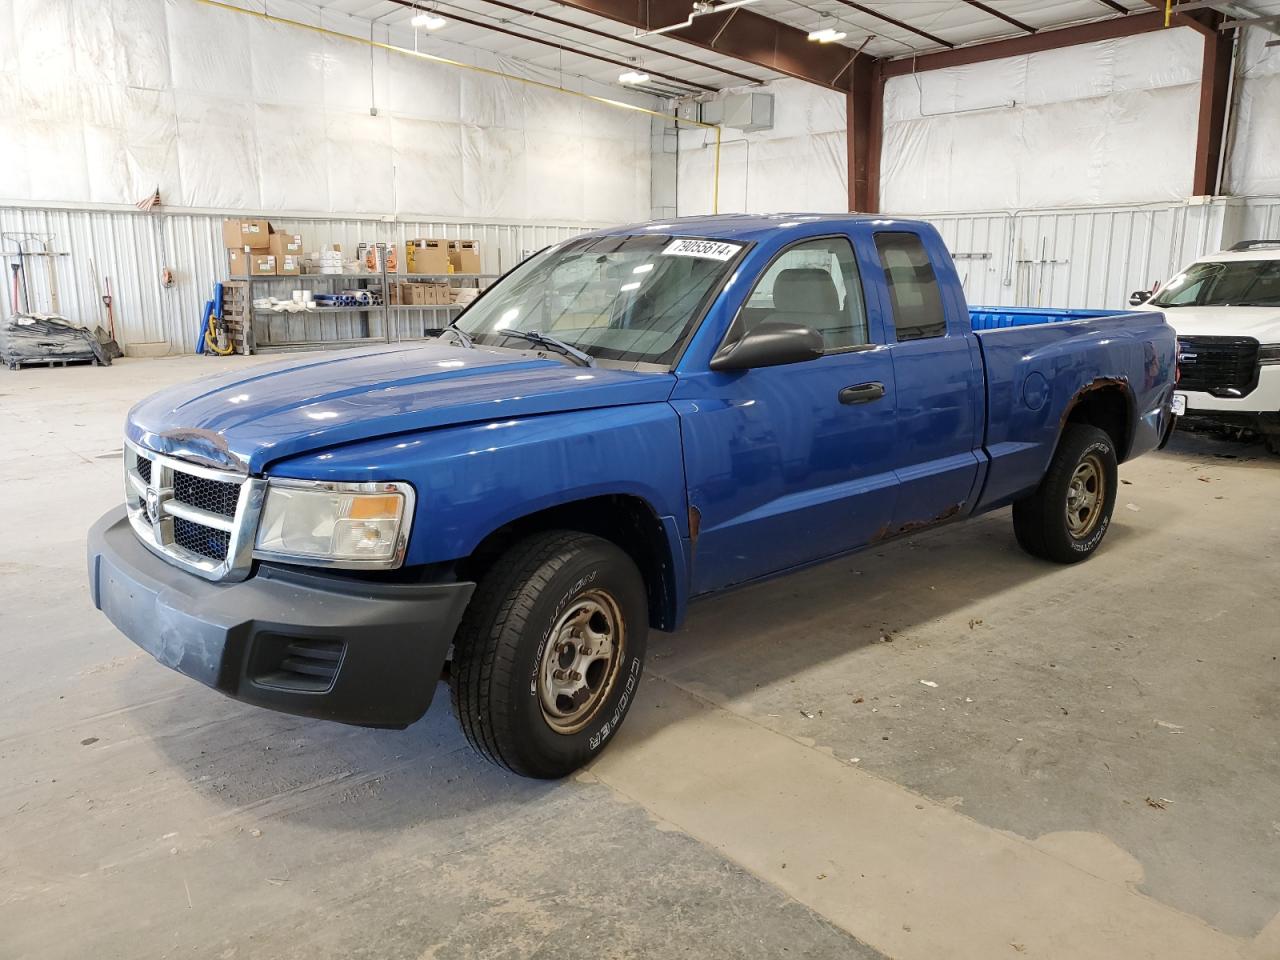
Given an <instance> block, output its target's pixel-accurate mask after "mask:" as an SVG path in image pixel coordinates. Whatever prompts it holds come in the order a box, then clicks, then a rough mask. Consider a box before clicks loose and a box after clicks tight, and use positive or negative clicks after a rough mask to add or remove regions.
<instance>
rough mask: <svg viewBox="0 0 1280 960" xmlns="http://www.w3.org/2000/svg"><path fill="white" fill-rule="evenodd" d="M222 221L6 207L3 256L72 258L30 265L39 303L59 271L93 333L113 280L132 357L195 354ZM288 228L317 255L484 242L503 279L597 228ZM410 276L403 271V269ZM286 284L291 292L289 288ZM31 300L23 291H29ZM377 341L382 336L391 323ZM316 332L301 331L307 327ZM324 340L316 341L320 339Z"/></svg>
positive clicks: (322, 324) (343, 222)
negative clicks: (530, 258)
mask: <svg viewBox="0 0 1280 960" xmlns="http://www.w3.org/2000/svg"><path fill="white" fill-rule="evenodd" d="M222 219H223V218H222V216H221V215H217V214H196V213H173V214H169V213H165V214H146V213H141V212H136V213H135V212H130V211H122V210H95V209H36V208H29V207H0V233H3V242H2V243H0V251H3V252H5V253H8V252H10V251H13V250H14V249H15V244H16V241H17V239H18V238H19V237H22V238H26V248H27V249H29V250H38V249H40V248H41V243H40V241H41V240H46V239H47V240H48V241H49V243H50V245H51V249H53V250H57V251H62V252H66V253H68V254H69V256H64V257H56V258H52V259H46V258H28V259H27V260H26V265H27V269H26V270H25V271H24V272H25V279H26V281H27V283H26V286H27V290H28V292H29V294H30V299H31V306H32V308H33V309H35V310H36V311H41V312H46V311H50V310H52V309H53V296H52V290H53V288H52V287H51V284H50V279H49V278H50V264H52V270H53V275H54V276H55V277H56V288H57V293H58V297H57V299H58V301H59V307H60V310H59V312H61V313H62V314H63V315H64V316H66V317H68V318H69V319H71V320H74V321H75V322H77V323H82V324H85V325H87V326H93V325H95V324H104V325H105V321H106V313H105V310H104V308H103V306H102V303H101V300H100V296H101V288H102V283H103V280H104V278H108V277H109V278H110V281H111V292H112V296H113V298H114V304H113V305H114V311H115V317H116V338H117V339H118V340H119V342H120V344H121V346H123V347H124V348H125V349H126V351H127V352H130V353H139V354H169V353H190V352H192V350H193V349H194V347H195V339H196V333H197V330H198V327H199V322H200V312H201V308H202V307H203V305H204V302H205V300H207V299H208V298H209V297H210V296H211V295H212V292H213V284H214V283H215V282H216V281H217V280H219V279H223V278H225V277H226V274H227V268H226V253H225V251H224V249H223V246H222ZM271 222H272V224H273V225H274V226H275V227H276V228H277V229H278V230H281V231H284V232H289V233H300V234H302V238H303V241H304V243H305V244H306V247H307V250H308V251H311V250H316V249H319V248H320V247H322V246H324V245H325V244H328V243H341V244H342V247H343V249H344V250H347V251H354V250H355V249H356V246H357V245H358V244H360V243H362V242H383V243H396V244H403V243H404V241H405V240H408V239H412V238H414V237H443V238H446V239H474V240H477V241H479V243H480V250H481V261H482V266H483V270H484V272H486V273H501V272H503V271H505V270H508V269H510V268H511V267H512V266H513V265H515V264H516V263H518V262H519V260H520V259H522V257H523V255H524V253H526V252H528V251H532V250H537V249H540V248H542V247H544V246H546V245H547V244H550V243H556V242H558V241H560V240H565V239H568V238H569V237H572V236H576V235H577V234H579V233H583V232H585V231H587V230H589V229H592V227H591V226H589V225H581V226H578V225H573V224H550V223H548V224H529V223H466V222H461V221H446V220H436V221H425V220H424V221H413V222H402V221H394V222H384V221H380V220H367V219H355V218H350V219H342V218H335V219H309V218H308V219H301V218H290V217H278V218H275V217H273V218H272V221H271ZM4 262H5V264H6V269H5V276H4V282H5V294H4V296H3V298H2V302H0V317H7V316H8V315H9V314H10V313H11V312H12V303H11V299H12V290H13V279H14V277H13V273H12V272H11V271H10V270H9V269H8V264H11V263H14V262H15V261H14V260H12V259H10V260H6V261H4ZM166 266H167V267H169V268H171V269H172V270H173V273H174V284H173V286H172V287H170V288H167V289H166V288H165V287H163V286H162V285H161V282H160V278H161V270H162V269H163V268H164V267H166ZM401 269H403V264H401ZM282 286H283V285H282ZM20 296H21V294H20ZM376 320H377V327H378V329H377V332H376V335H378V336H381V335H382V329H381V324H382V319H381V317H380V316H378V317H377V318H376ZM286 322H287V323H290V324H292V326H291V327H289V328H284V327H281V328H280V329H279V332H280V334H281V335H282V336H283V335H285V332H286V329H287V330H288V331H289V338H290V339H296V338H295V337H293V336H292V334H293V333H295V332H300V331H301V330H303V329H305V331H306V332H307V339H313V338H314V339H319V340H324V341H331V340H341V339H349V338H350V337H352V336H356V335H359V334H360V333H361V332H362V329H358V328H360V327H361V324H359V323H358V322H353V320H351V319H341V320H340V319H338V318H334V317H323V318H317V317H308V318H306V319H305V320H290V321H286ZM304 324H305V325H308V326H305V327H301V326H300V325H304ZM313 335H314V337H313Z"/></svg>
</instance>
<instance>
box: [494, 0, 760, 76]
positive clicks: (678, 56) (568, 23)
mask: <svg viewBox="0 0 1280 960" xmlns="http://www.w3.org/2000/svg"><path fill="white" fill-rule="evenodd" d="M483 2H484V3H489V4H492V5H493V6H495V7H502V8H503V9H506V10H511V11H514V12H515V13H519V14H522V15H524V16H527V17H536V18H537V19H539V20H546V21H547V22H548V23H555V24H559V25H560V26H562V27H568V28H570V29H572V30H580V31H581V32H583V33H589V34H592V35H593V36H597V37H601V38H603V39H605V40H612V41H613V42H614V43H624V44H626V45H628V46H631V47H637V48H638V49H640V50H645V51H647V52H649V53H651V54H654V55H656V56H659V57H670V58H671V59H673V60H682V61H684V62H685V63H690V64H693V65H694V66H695V67H702V68H703V69H706V70H714V71H715V72H716V73H723V74H724V75H725V76H727V77H735V78H737V79H738V80H744V81H746V82H747V83H762V82H763V81H762V80H760V79H759V78H758V77H751V76H748V75H747V74H745V73H738V72H737V71H736V70H729V69H727V68H725V67H716V66H712V65H711V64H709V63H707V62H706V61H705V60H695V59H694V58H693V57H688V56H685V55H684V54H683V53H675V52H673V51H671V50H663V49H662V48H661V47H655V46H652V45H650V44H647V43H641V42H640V41H639V40H635V39H633V38H631V37H619V36H617V35H616V34H612V33H609V32H607V31H605V30H597V29H596V28H595V27H589V26H587V25H586V24H583V23H574V22H573V21H572V20H565V19H563V18H562V17H556V16H552V15H551V14H549V13H543V12H541V11H539V10H526V9H524V8H523V7H520V6H517V5H516V4H514V3H507V2H505V0H483Z"/></svg>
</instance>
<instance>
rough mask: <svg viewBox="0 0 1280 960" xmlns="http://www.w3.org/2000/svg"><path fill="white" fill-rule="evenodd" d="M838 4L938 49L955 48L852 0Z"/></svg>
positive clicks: (841, 0)
mask: <svg viewBox="0 0 1280 960" xmlns="http://www.w3.org/2000/svg"><path fill="white" fill-rule="evenodd" d="M839 2H840V3H842V4H844V5H845V6H846V7H848V8H850V9H851V10H857V11H858V12H859V13H865V14H866V15H867V16H869V17H875V18H876V19H877V20H883V21H884V22H885V23H891V24H893V25H894V26H895V27H897V28H898V29H899V30H905V31H907V32H908V33H914V34H915V35H916V36H917V37H924V38H925V39H926V40H928V41H929V42H931V43H936V44H937V45H938V46H940V47H946V48H947V49H951V48H952V47H954V46H955V44H954V43H952V42H951V41H950V40H943V39H942V38H941V37H937V36H934V35H933V34H932V33H927V32H926V31H924V30H921V29H920V28H919V27H913V26H911V24H909V23H905V22H903V21H902V20H898V19H896V18H894V17H891V16H889V15H888V14H887V13H881V12H880V11H879V10H873V9H871V7H867V6H863V5H862V4H861V3H854V2H853V0H839ZM1002 19H1003V18H1002Z"/></svg>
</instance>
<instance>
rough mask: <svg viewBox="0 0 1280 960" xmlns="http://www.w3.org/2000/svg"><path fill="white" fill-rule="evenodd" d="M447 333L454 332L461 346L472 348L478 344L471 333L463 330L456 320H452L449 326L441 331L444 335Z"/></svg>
mask: <svg viewBox="0 0 1280 960" xmlns="http://www.w3.org/2000/svg"><path fill="white" fill-rule="evenodd" d="M445 333H452V334H453V335H454V336H455V337H456V338H457V340H458V343H459V344H460V345H461V346H464V347H467V348H469V349H472V350H474V349H475V346H476V345H475V342H474V341H473V340H472V339H471V336H470V334H468V333H467V331H465V330H463V329H462V328H461V327H460V326H458V324H457V322H456V321H454V322H451V323H450V324H449V325H448V326H447V327H445V328H444V329H443V330H441V331H440V334H441V335H442V336H443V335H444V334H445Z"/></svg>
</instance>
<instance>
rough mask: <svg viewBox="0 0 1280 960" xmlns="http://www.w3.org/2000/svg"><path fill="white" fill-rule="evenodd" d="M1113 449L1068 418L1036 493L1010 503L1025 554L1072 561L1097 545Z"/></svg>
mask: <svg viewBox="0 0 1280 960" xmlns="http://www.w3.org/2000/svg"><path fill="white" fill-rule="evenodd" d="M1117 486H1118V481H1117V476H1116V451H1115V446H1114V445H1113V444H1112V442H1111V437H1109V436H1108V435H1107V434H1106V433H1105V432H1104V431H1102V430H1099V429H1098V428H1097V427H1091V426H1088V425H1087V424H1082V423H1071V424H1068V425H1067V428H1066V429H1065V430H1064V431H1063V432H1062V439H1061V440H1060V441H1059V442H1058V449H1057V450H1055V451H1054V454H1053V460H1052V461H1050V463H1049V469H1048V471H1047V472H1046V473H1045V475H1044V479H1043V480H1041V481H1040V486H1039V487H1038V488H1037V489H1036V492H1035V493H1033V494H1031V495H1030V496H1028V497H1025V498H1023V499H1022V500H1019V501H1017V502H1016V503H1015V504H1014V505H1013V530H1014V533H1015V534H1016V535H1017V538H1018V544H1019V545H1020V546H1021V547H1022V549H1023V550H1026V551H1027V553H1030V554H1032V555H1033V556H1037V557H1043V558H1044V559H1046V560H1053V561H1055V562H1057V563H1078V562H1079V561H1081V560H1084V559H1087V558H1088V557H1089V555H1090V554H1092V553H1093V551H1095V550H1097V549H1098V544H1100V543H1102V538H1103V537H1104V536H1105V535H1106V533H1107V527H1108V526H1110V524H1111V513H1112V511H1113V510H1114V509H1115V505H1116V488H1117Z"/></svg>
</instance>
